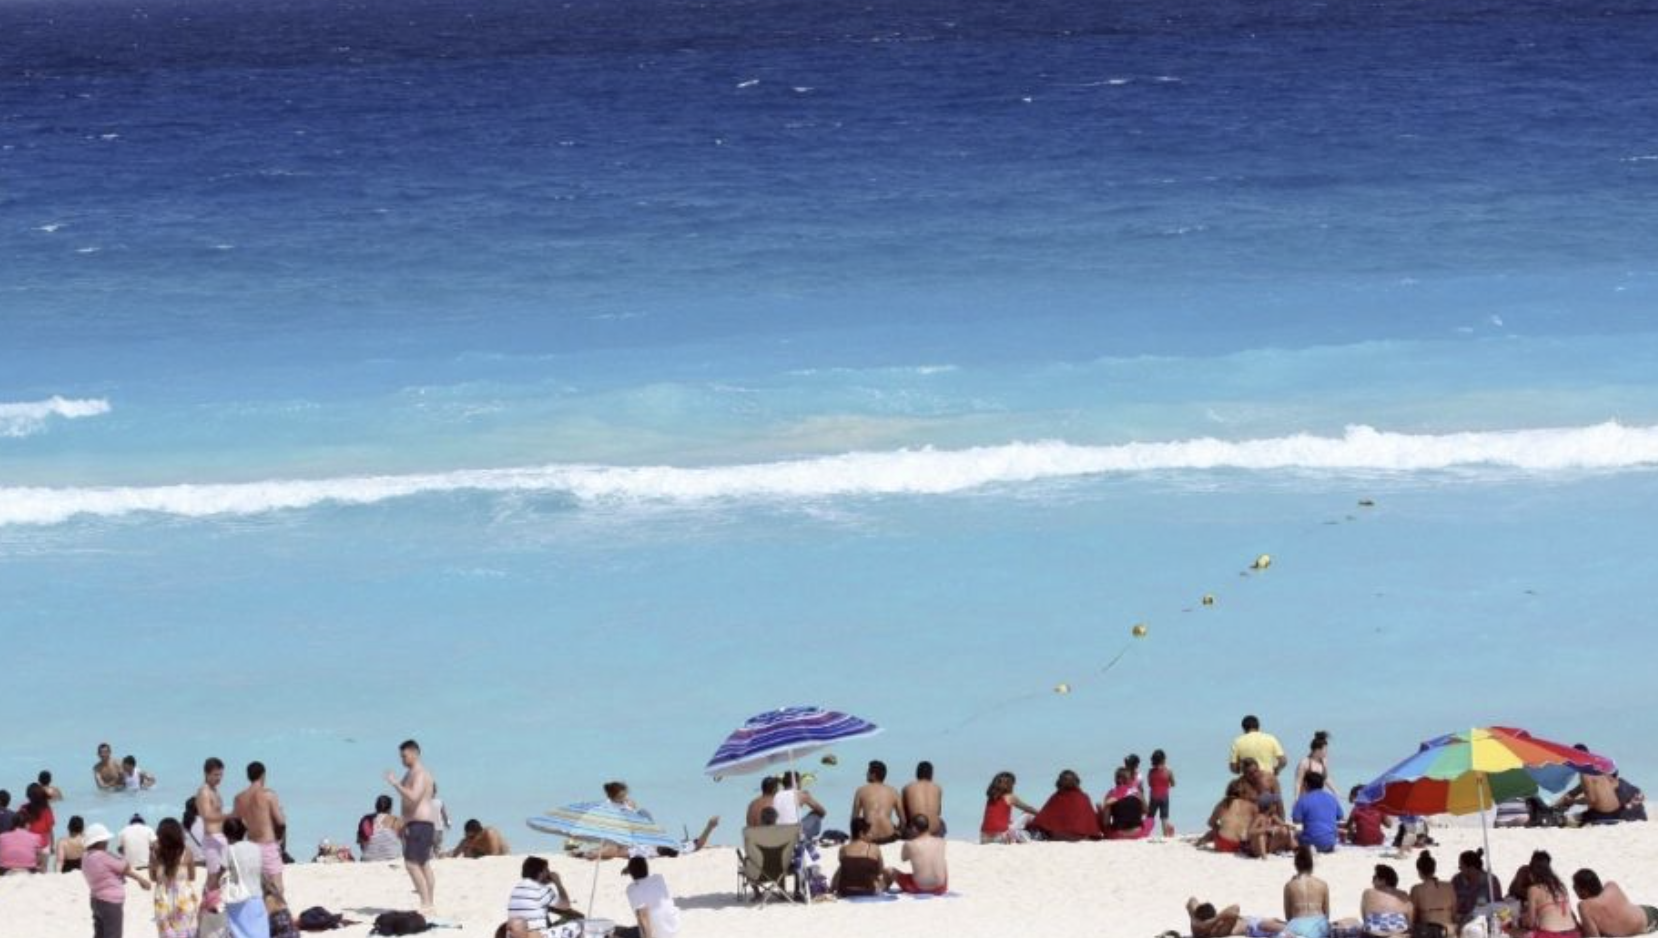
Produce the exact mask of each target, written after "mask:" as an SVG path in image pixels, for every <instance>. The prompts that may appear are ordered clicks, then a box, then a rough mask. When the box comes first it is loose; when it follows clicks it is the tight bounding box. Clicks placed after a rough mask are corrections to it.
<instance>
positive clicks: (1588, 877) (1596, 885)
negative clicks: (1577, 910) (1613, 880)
mask: <svg viewBox="0 0 1658 938" xmlns="http://www.w3.org/2000/svg"><path fill="white" fill-rule="evenodd" d="M1572 888H1574V889H1576V890H1577V891H1578V892H1581V893H1583V894H1584V895H1585V896H1588V897H1589V898H1591V899H1593V898H1594V897H1596V896H1598V895H1600V894H1601V893H1602V892H1604V891H1605V889H1606V887H1605V886H1602V885H1601V883H1600V876H1599V875H1597V874H1596V873H1595V871H1594V870H1591V869H1581V870H1578V871H1577V872H1576V873H1573V874H1572Z"/></svg>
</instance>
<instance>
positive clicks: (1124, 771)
mask: <svg viewBox="0 0 1658 938" xmlns="http://www.w3.org/2000/svg"><path fill="white" fill-rule="evenodd" d="M1133 777H1134V775H1133V774H1132V773H1130V772H1129V771H1128V767H1127V766H1124V767H1122V768H1119V769H1118V770H1117V771H1116V772H1115V773H1114V774H1112V776H1111V779H1112V781H1114V782H1116V783H1117V784H1118V785H1127V784H1128V780H1129V779H1131V778H1133Z"/></svg>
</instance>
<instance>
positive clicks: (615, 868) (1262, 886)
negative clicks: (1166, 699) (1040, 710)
mask: <svg viewBox="0 0 1658 938" xmlns="http://www.w3.org/2000/svg"><path fill="white" fill-rule="evenodd" d="M1651 834H1652V828H1651V827H1649V826H1648V825H1647V824H1627V825H1622V826H1618V827H1613V828H1600V829H1592V830H1505V831H1493V832H1492V849H1493V850H1494V852H1495V854H1496V857H1497V866H1498V870H1499V872H1500V874H1501V875H1502V876H1503V877H1504V879H1505V880H1506V878H1507V877H1508V875H1509V874H1511V873H1512V872H1513V869H1514V868H1515V867H1517V866H1518V865H1520V864H1521V863H1522V862H1524V861H1525V860H1526V859H1527V858H1528V857H1529V856H1530V854H1531V851H1532V850H1534V849H1539V848H1541V849H1546V850H1548V851H1550V852H1551V853H1552V854H1553V855H1554V862H1555V868H1556V869H1557V870H1559V871H1561V872H1562V874H1563V875H1569V874H1570V872H1571V871H1573V870H1576V869H1578V868H1580V867H1585V866H1587V867H1590V868H1592V869H1594V870H1596V871H1597V872H1599V873H1600V874H1601V876H1602V877H1603V878H1605V879H1609V880H1612V881H1614V882H1617V883H1619V884H1620V885H1622V886H1624V888H1625V889H1626V891H1627V892H1628V893H1629V894H1630V896H1631V898H1633V899H1634V900H1635V901H1637V902H1649V903H1650V902H1653V901H1655V900H1658V839H1654V838H1653V837H1652V836H1651ZM1435 837H1436V839H1438V840H1439V841H1440V843H1441V845H1442V846H1440V847H1438V848H1435V851H1434V852H1435V855H1436V856H1437V857H1439V858H1440V859H1441V868H1442V870H1443V869H1447V868H1449V869H1453V870H1454V867H1455V862H1456V855H1457V853H1459V852H1460V851H1462V850H1464V849H1468V848H1471V847H1476V846H1478V845H1479V837H1480V835H1479V831H1478V830H1477V829H1466V828H1452V829H1443V830H1436V831H1435ZM549 846H552V845H551V844H549ZM887 851H888V859H889V861H891V862H896V860H897V848H896V847H889V848H887ZM556 854H557V851H556V850H549V851H546V852H544V853H543V854H541V855H543V856H548V857H550V858H554V859H553V864H554V868H555V869H556V870H557V871H558V872H559V874H560V875H561V876H563V877H564V879H565V882H566V883H567V884H568V885H569V886H570V887H571V888H572V889H573V890H575V891H577V892H578V893H579V896H580V904H585V901H586V894H587V889H588V886H589V884H590V883H591V879H590V877H591V876H592V866H591V864H587V863H583V862H580V861H575V860H568V859H564V858H562V857H556ZM825 859H826V860H828V859H829V858H828V857H826V858H825ZM520 860H521V857H501V858H492V859H486V860H443V861H439V862H438V864H437V870H438V907H439V910H440V912H441V913H442V915H443V916H445V918H446V920H448V921H450V922H452V923H453V924H454V925H456V926H457V927H456V928H454V929H452V930H442V931H438V932H435V934H457V935H480V936H487V935H492V934H494V930H495V927H496V926H497V925H498V924H500V922H501V921H502V920H503V910H504V908H505V902H506V896H507V892H508V891H509V890H510V889H511V887H512V885H513V883H514V882H515V881H516V879H517V875H518V872H517V871H518V866H519V863H520ZM1378 862H1391V863H1393V864H1394V865H1395V867H1396V868H1397V869H1398V870H1399V872H1400V876H1401V879H1402V881H1403V882H1404V883H1405V884H1407V885H1408V884H1410V883H1414V882H1415V881H1416V879H1415V871H1414V869H1413V868H1412V867H1411V862H1412V861H1411V860H1408V859H1407V860H1403V861H1401V860H1393V859H1389V858H1387V857H1384V856H1382V855H1381V852H1380V851H1372V850H1363V849H1345V850H1342V851H1340V852H1338V853H1337V854H1335V855H1333V856H1328V857H1320V858H1319V868H1318V874H1319V875H1320V876H1322V877H1323V878H1324V879H1325V880H1326V881H1328V882H1329V883H1330V887H1331V893H1332V903H1333V911H1334V912H1335V913H1336V916H1337V917H1338V918H1339V917H1345V916H1349V915H1356V914H1357V910H1358V901H1359V894H1360V892H1361V891H1362V890H1363V889H1364V887H1365V885H1366V884H1367V883H1368V881H1369V879H1370V871H1371V867H1372V866H1373V865H1374V864H1375V863H1378ZM621 868H622V864H620V863H618V862H609V863H606V864H605V865H604V867H603V869H602V870H601V873H600V878H599V894H598V903H597V906H596V908H597V914H598V916H600V917H607V918H622V917H624V913H625V909H626V906H625V901H624V899H623V895H622V887H623V885H624V879H623V877H622V876H621V875H620V871H621ZM950 868H951V887H952V890H953V891H954V892H955V893H956V895H954V896H952V897H950V898H945V899H925V900H918V899H911V898H904V899H896V900H893V901H888V902H879V903H848V902H824V903H818V904H815V905H813V906H811V907H802V906H792V907H791V906H785V905H778V904H773V905H771V906H768V907H767V908H765V909H763V910H762V909H759V908H758V907H752V906H748V905H745V904H744V903H743V902H742V901H740V900H739V899H738V898H737V895H736V889H735V887H736V884H737V877H736V856H735V853H734V851H733V850H732V849H731V848H730V847H729V846H718V847H712V848H710V849H709V850H707V851H705V852H703V853H700V854H697V855H694V856H689V857H684V858H681V859H676V860H664V861H660V862H659V863H658V864H657V865H656V867H655V869H656V871H657V872H660V873H662V874H664V876H665V877H666V878H667V880H668V883H669V885H670V887H671V888H672V889H673V891H674V893H675V895H676V897H677V898H678V902H679V905H680V908H681V909H682V910H683V912H684V917H683V932H682V933H683V934H684V935H686V936H721V938H747V936H754V938H759V936H772V938H775V936H788V938H797V936H798V938H816V936H823V938H839V936H845V935H881V936H905V935H915V936H921V935H952V936H964V938H972V936H987V938H988V936H992V935H997V936H1000V935H1030V936H1042V935H1055V936H1057V935H1067V936H1076V935H1098V936H1110V938H1116V936H1130V938H1145V936H1152V935H1157V934H1161V933H1162V932H1164V931H1167V930H1170V929H1179V930H1183V929H1184V927H1185V921H1184V915H1183V912H1182V906H1183V904H1184V903H1185V901H1186V898H1187V897H1188V896H1191V895H1194V894H1195V895H1198V896H1200V897H1202V898H1204V899H1206V900H1211V901H1214V902H1216V903H1217V904H1226V903H1232V902H1237V903H1241V904H1242V905H1243V907H1244V911H1245V912H1246V913H1251V914H1260V915H1272V914H1277V912H1278V910H1279V907H1280V904H1281V899H1280V895H1281V892H1280V890H1281V889H1282V886H1283V883H1284V881H1285V880H1286V879H1288V878H1289V876H1290V875H1291V867H1290V861H1289V859H1288V858H1277V859H1272V860H1267V861H1252V860H1243V859H1238V858H1235V857H1229V856H1218V855H1215V854H1211V853H1206V852H1200V851H1197V850H1195V849H1193V848H1192V847H1191V846H1190V845H1188V844H1185V843H1181V842H1173V841H1171V842H1165V843H1150V842H1145V843H1111V844H1029V845H1024V846H1018V847H1007V846H980V845H977V844H969V843H957V842H952V843H951V844H950ZM287 882H288V890H289V893H290V897H291V899H292V901H293V903H294V904H295V907H296V908H304V907H308V906H312V905H322V906H325V907H327V908H329V909H331V910H333V911H344V912H348V913H349V914H350V915H351V917H353V918H356V919H359V920H362V924H359V925H356V926H354V927H351V928H345V929H342V930H340V931H337V932H334V933H333V934H338V935H341V936H360V935H367V934H368V933H369V929H370V925H369V923H368V921H367V920H368V919H371V918H372V915H371V914H369V912H368V910H371V909H387V908H404V909H406V908H412V907H413V906H414V904H415V902H414V896H413V894H412V891H411V889H410V886H409V880H408V877H407V876H406V875H405V874H404V872H403V870H402V869H401V867H400V866H397V865H392V864H349V865H332V866H331V865H310V864H306V865H300V866H295V867H290V868H289V870H288V873H287ZM0 910H3V914H0V923H3V924H0V934H3V935H4V936H5V938H58V936H75V935H87V934H91V917H90V915H89V913H88V911H87V893H86V884H85V882H84V881H83V880H82V878H81V877H80V876H73V875H71V876H58V875H55V874H54V875H45V876H36V877H7V878H4V879H0ZM359 910H360V911H359ZM148 912H149V897H148V895H146V894H141V893H140V892H139V891H138V890H137V889H136V888H133V887H129V889H128V898H127V918H126V929H127V931H126V933H127V935H129V936H138V938H142V936H145V935H151V934H154V929H153V926H152V925H151V924H150V922H149V917H148Z"/></svg>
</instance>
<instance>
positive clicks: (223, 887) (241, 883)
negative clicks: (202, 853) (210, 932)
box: [219, 848, 264, 908]
mask: <svg viewBox="0 0 1658 938" xmlns="http://www.w3.org/2000/svg"><path fill="white" fill-rule="evenodd" d="M225 863H226V865H228V866H229V867H230V870H231V872H232V873H234V874H235V875H234V876H227V877H225V881H224V882H223V883H220V884H219V898H220V900H221V901H222V903H223V906H224V907H226V908H228V907H230V906H233V905H241V904H242V903H244V902H246V901H248V900H249V899H255V898H260V895H259V893H257V892H254V890H253V887H252V886H250V885H249V884H248V874H247V871H245V870H243V869H242V865H241V864H240V863H237V862H236V851H235V849H234V848H233V849H229V850H226V851H225ZM258 872H259V873H260V874H261V875H263V872H264V871H263V870H260V871H258ZM254 882H255V883H257V882H258V880H257V879H255V880H254Z"/></svg>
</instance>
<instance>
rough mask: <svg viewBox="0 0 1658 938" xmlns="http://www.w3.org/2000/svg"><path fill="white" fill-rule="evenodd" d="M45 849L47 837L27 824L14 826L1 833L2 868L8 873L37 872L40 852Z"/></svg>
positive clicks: (0, 852)
mask: <svg viewBox="0 0 1658 938" xmlns="http://www.w3.org/2000/svg"><path fill="white" fill-rule="evenodd" d="M45 849H46V839H45V838H43V837H41V836H40V835H39V834H37V833H35V832H34V831H31V830H29V829H28V828H27V827H25V826H22V825H18V826H14V827H13V828H12V829H11V830H9V831H6V832H5V833H4V834H0V870H4V871H5V872H7V873H26V872H27V873H32V872H35V871H36V870H38V869H40V852H41V851H42V850H45Z"/></svg>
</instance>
